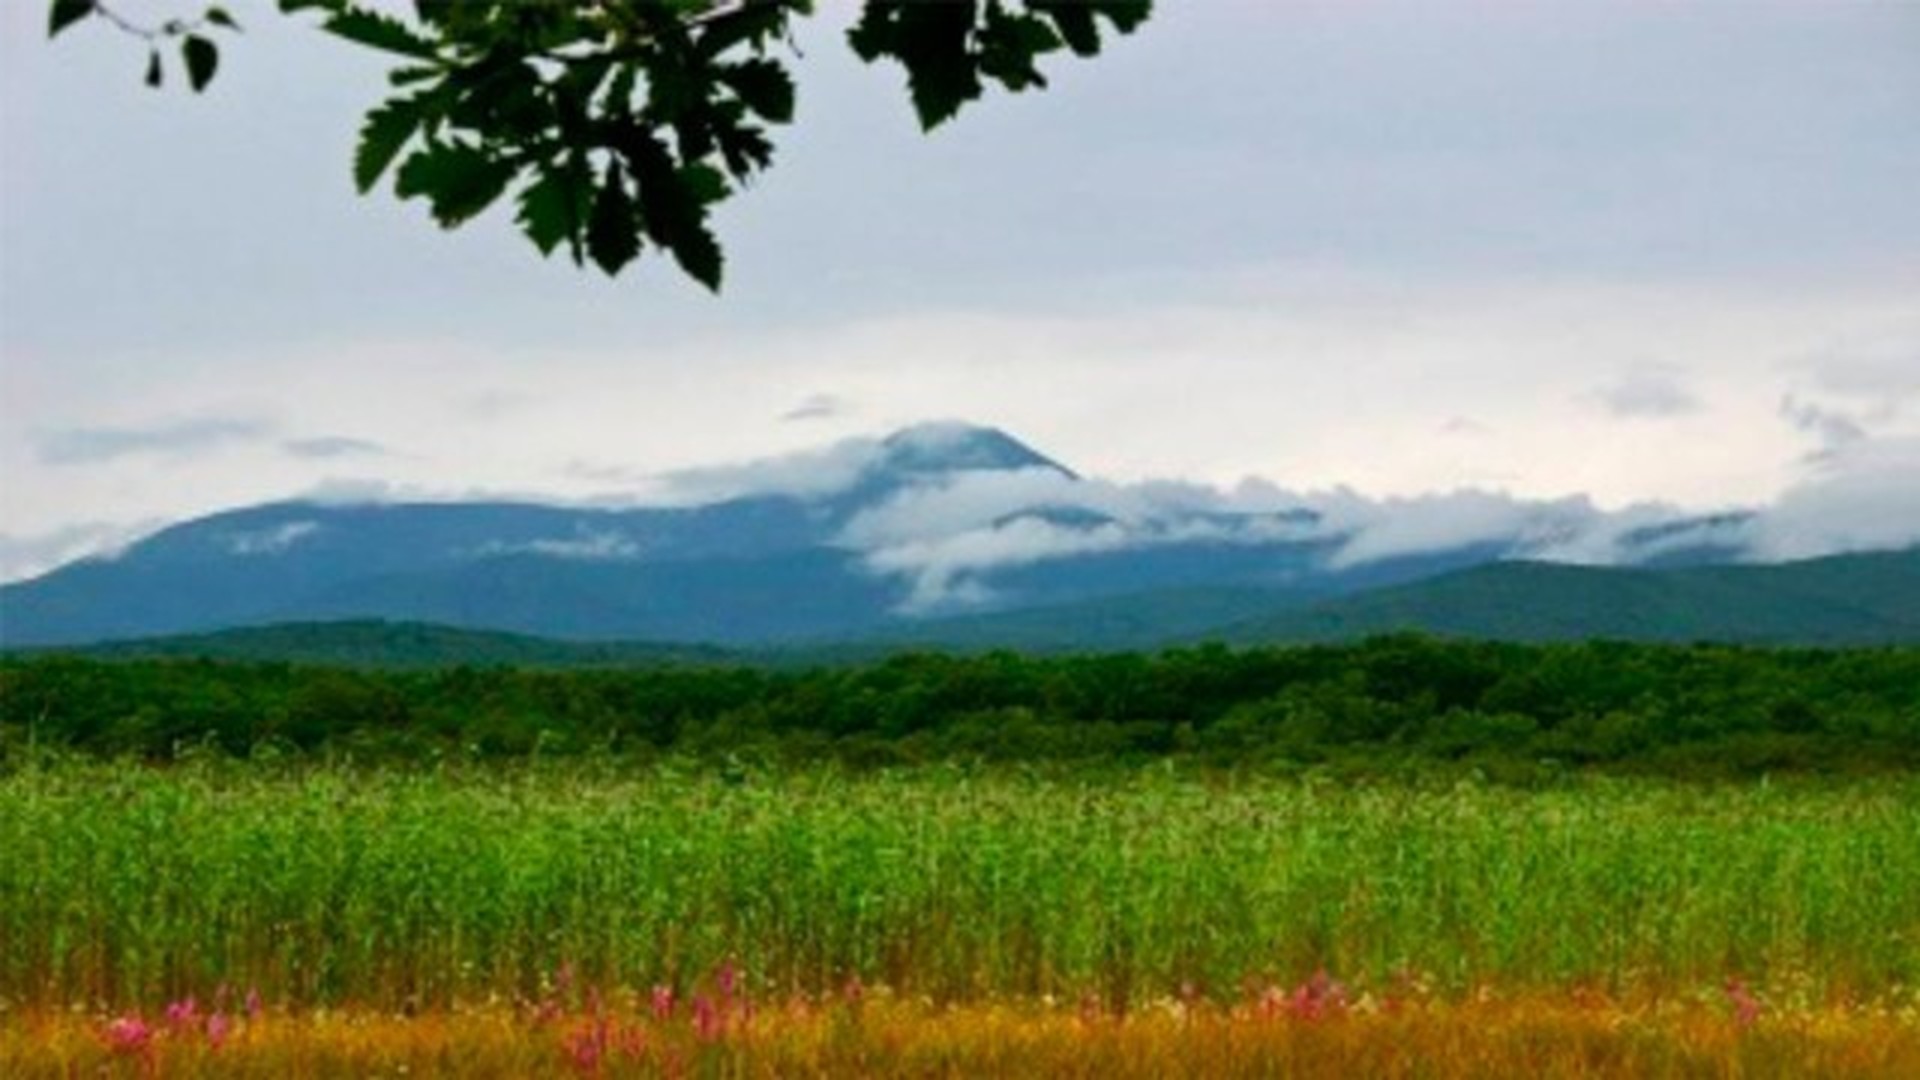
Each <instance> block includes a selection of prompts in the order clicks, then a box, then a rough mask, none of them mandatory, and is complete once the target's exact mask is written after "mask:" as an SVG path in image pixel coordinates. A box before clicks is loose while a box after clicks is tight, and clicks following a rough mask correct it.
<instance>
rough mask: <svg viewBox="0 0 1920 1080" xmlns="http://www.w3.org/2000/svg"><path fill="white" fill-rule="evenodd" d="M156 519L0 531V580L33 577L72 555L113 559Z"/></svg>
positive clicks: (150, 529) (151, 527)
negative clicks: (36, 531) (34, 532)
mask: <svg viewBox="0 0 1920 1080" xmlns="http://www.w3.org/2000/svg"><path fill="white" fill-rule="evenodd" d="M161 525H162V522H159V521H139V522H111V521H89V522H83V523H81V524H78V525H69V526H66V527H65V528H61V529H55V530H53V531H52V532H47V533H40V534H38V535H33V536H18V535H14V534H10V533H0V584H5V583H7V582H13V581H20V580H23V579H26V578H30V577H35V576H37V575H39V574H42V573H45V572H46V571H48V570H52V569H53V568H55V567H57V566H61V565H64V564H66V563H69V562H72V561H73V560H75V559H82V558H90V559H112V558H115V557H117V556H118V555H119V554H120V553H121V552H122V551H124V550H126V548H127V547H128V546H129V545H131V544H133V543H135V542H137V541H138V540H139V539H140V538H141V537H144V536H146V535H147V534H149V533H151V532H153V531H154V530H156V529H158V528H160V527H161Z"/></svg>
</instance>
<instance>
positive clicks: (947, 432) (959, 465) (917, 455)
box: [879, 420, 1078, 479]
mask: <svg viewBox="0 0 1920 1080" xmlns="http://www.w3.org/2000/svg"><path fill="white" fill-rule="evenodd" d="M880 449H881V456H880V462H879V464H880V466H881V468H882V469H884V470H886V471H888V472H895V473H940V472H955V471H960V470H969V469H993V470H1011V469H1052V470H1053V471H1055V472H1058V473H1060V474H1062V475H1064V476H1067V477H1069V478H1073V479H1078V477H1077V476H1076V475H1075V473H1074V472H1073V470H1071V469H1069V468H1067V467H1066V466H1064V465H1061V464H1060V463H1059V462H1057V461H1054V460H1053V459H1052V458H1049V457H1047V456H1046V455H1044V454H1041V453H1040V452H1039V451H1037V450H1035V449H1033V448H1032V447H1030V446H1028V445H1027V444H1025V443H1023V442H1021V441H1020V440H1018V439H1016V438H1014V437H1013V436H1011V435H1008V434H1007V433H1006V432H1004V431H1001V430H1000V429H999V428H992V427H982V426H980V425H977V424H968V423H964V422H962V421H958V420H936V421H930V422H927V423H920V424H914V425H913V426H911V427H905V428H901V429H900V430H899V431H896V432H894V433H893V434H891V435H889V436H887V437H886V438H884V439H882V440H881V441H880Z"/></svg>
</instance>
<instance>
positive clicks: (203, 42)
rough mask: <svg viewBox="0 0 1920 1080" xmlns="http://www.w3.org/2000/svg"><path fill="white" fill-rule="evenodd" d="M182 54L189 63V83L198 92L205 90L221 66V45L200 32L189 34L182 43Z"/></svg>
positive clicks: (182, 57)
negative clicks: (215, 43)
mask: <svg viewBox="0 0 1920 1080" xmlns="http://www.w3.org/2000/svg"><path fill="white" fill-rule="evenodd" d="M180 56H181V59H183V60H185V61H186V64H187V85H189V86H191V87H193V92H194V93H196V94H197V93H199V92H200V91H202V90H205V89H206V88H207V84H208V83H210V82H212V81H213V73H214V72H215V71H217V70H219V68H220V49H219V47H218V46H216V45H214V43H213V42H211V41H208V40H207V39H206V38H203V37H201V36H200V35H199V34H188V35H187V37H186V40H185V41H182V42H181V43H180Z"/></svg>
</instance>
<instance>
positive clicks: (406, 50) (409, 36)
mask: <svg viewBox="0 0 1920 1080" xmlns="http://www.w3.org/2000/svg"><path fill="white" fill-rule="evenodd" d="M320 28H321V29H323V30H325V31H326V32H327V33H329V34H332V35H334V36H335V37H342V38H346V39H347V40H348V41H352V42H357V43H359V44H361V45H366V46H370V47H372V48H375V49H384V50H386V51H387V52H395V53H399V54H401V55H402V56H412V57H417V58H419V59H421V60H433V59H436V58H437V57H438V55H439V54H438V53H437V52H436V51H435V49H434V43H433V42H432V41H431V40H430V39H428V38H424V37H421V36H420V35H419V34H416V33H414V32H413V31H412V30H409V29H407V25H406V24H405V23H403V22H401V21H400V20H398V19H395V18H393V17H391V16H388V15H382V14H380V13H379V12H377V11H367V10H364V9H362V8H347V9H346V10H344V11H341V12H339V13H338V14H335V15H332V16H330V17H328V19H327V21H326V22H324V23H321V24H320Z"/></svg>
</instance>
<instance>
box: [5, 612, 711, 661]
mask: <svg viewBox="0 0 1920 1080" xmlns="http://www.w3.org/2000/svg"><path fill="white" fill-rule="evenodd" d="M35 651H40V650H33V651H30V653H29V654H31V652H35ZM60 651H63V652H75V653H79V654H82V655H86V656H90V657H96V658H99V659H105V660H139V659H154V660H158V659H209V660H248V661H262V662H267V661H278V662H283V663H293V664H317V665H330V666H341V667H364V668H435V667H455V666H459V665H463V664H464V665H471V666H476V667H496V666H504V667H536V668H570V667H634V666H644V665H653V664H679V663H695V664H697V663H719V662H723V661H726V660H730V659H737V656H736V654H733V653H729V652H727V651H726V650H724V649H717V648H711V647H707V646H701V645H674V644H659V643H654V642H644V641H561V640H558V639H555V638H543V637H533V636H531V635H527V634H510V633H506V632H504V631H498V630H467V629H462V628H460V627H454V626H441V625H438V624H435V623H419V622H390V621H387V620H384V619H345V620H340V621H336V622H296V623H275V624H272V625H268V626H245V627H237V628H235V629H232V630H216V631H213V632H211V633H205V634H179V635H174V636H170V637H155V638H136V639H134V640H131V641H107V642H101V643H100V644H97V645H90V646H86V647H84V648H80V649H73V650H60Z"/></svg>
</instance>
